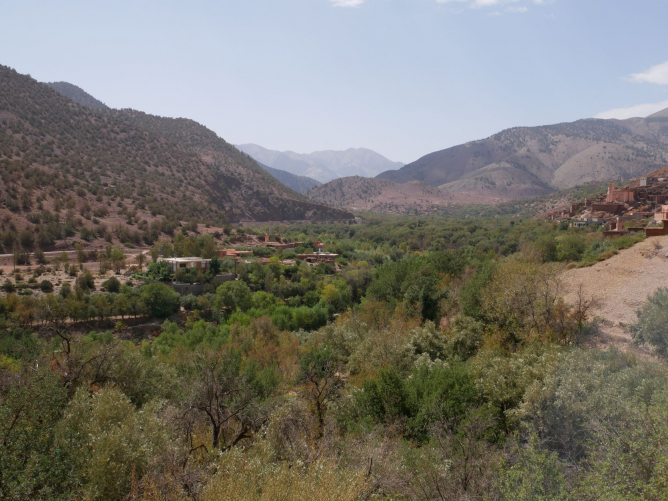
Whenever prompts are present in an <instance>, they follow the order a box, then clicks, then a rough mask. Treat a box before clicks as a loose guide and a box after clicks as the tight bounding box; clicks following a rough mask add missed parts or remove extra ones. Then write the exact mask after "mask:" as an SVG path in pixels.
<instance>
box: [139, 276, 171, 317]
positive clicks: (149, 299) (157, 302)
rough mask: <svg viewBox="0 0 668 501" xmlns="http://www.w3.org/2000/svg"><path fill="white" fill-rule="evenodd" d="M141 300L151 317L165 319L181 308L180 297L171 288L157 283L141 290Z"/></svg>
mask: <svg viewBox="0 0 668 501" xmlns="http://www.w3.org/2000/svg"><path fill="white" fill-rule="evenodd" d="M140 296H141V299H142V301H143V302H144V304H145V305H146V307H147V308H148V309H149V312H150V313H151V316H154V317H157V318H165V317H168V316H169V315H171V314H172V313H174V312H175V311H176V310H178V308H179V295H178V294H177V293H176V292H175V291H174V289H172V288H171V287H170V286H168V285H165V284H162V283H159V282H156V283H152V284H148V285H145V286H144V287H142V289H141V294H140Z"/></svg>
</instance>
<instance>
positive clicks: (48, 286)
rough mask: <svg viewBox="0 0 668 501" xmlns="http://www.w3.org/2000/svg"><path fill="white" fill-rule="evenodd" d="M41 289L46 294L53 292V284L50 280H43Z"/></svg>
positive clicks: (40, 285)
mask: <svg viewBox="0 0 668 501" xmlns="http://www.w3.org/2000/svg"><path fill="white" fill-rule="evenodd" d="M39 288H40V289H41V291H42V292H44V293H47V292H53V284H52V283H51V282H49V281H48V280H42V281H41V282H40V284H39Z"/></svg>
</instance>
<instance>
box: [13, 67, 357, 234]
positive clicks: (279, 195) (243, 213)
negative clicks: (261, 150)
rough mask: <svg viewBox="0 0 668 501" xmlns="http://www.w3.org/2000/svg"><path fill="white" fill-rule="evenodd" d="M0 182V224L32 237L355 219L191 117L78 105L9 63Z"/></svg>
mask: <svg viewBox="0 0 668 501" xmlns="http://www.w3.org/2000/svg"><path fill="white" fill-rule="evenodd" d="M0 180H1V181H2V182H1V183H0V213H1V214H2V218H3V219H2V220H3V223H1V225H0V226H1V227H2V228H1V229H3V230H6V229H7V228H11V227H14V228H17V229H18V228H25V229H27V230H29V231H31V232H33V233H34V234H35V235H42V234H46V233H50V234H51V235H52V236H53V235H60V228H61V226H60V225H63V224H64V225H65V227H67V228H69V230H68V231H67V233H68V234H72V233H73V232H74V233H77V232H83V231H84V230H85V233H86V235H87V237H88V238H93V239H94V238H102V237H103V236H104V235H107V236H108V235H109V234H110V233H114V232H115V235H116V236H115V237H114V238H116V239H118V240H119V241H121V242H123V241H125V238H126V237H127V235H129V234H132V235H135V237H133V238H135V239H136V234H139V233H141V234H143V235H144V236H145V237H146V238H145V240H144V241H146V240H148V239H154V237H155V235H156V231H161V228H163V229H164V227H165V225H166V224H167V226H169V227H171V228H174V227H175V226H180V224H181V222H193V221H199V222H201V223H207V224H212V225H222V224H226V223H231V222H244V221H249V222H253V221H292V220H300V221H301V220H318V221H325V220H349V219H352V218H353V217H354V216H353V215H352V214H350V213H349V212H347V211H344V210H340V209H334V208H330V207H326V206H323V205H321V204H317V203H314V202H313V201H311V200H308V199H307V198H305V197H303V196H302V195H300V194H298V193H296V192H294V191H292V190H290V189H288V188H287V187H285V186H284V185H282V184H281V183H279V182H278V181H277V180H276V179H274V178H273V177H272V176H271V175H269V174H268V173H267V172H266V171H265V170H264V169H262V168H261V167H260V166H259V165H258V164H257V162H255V161H254V160H253V159H251V158H250V157H248V156H247V155H245V154H243V153H241V152H240V151H238V150H237V149H236V148H235V147H234V146H232V145H231V144H229V143H227V142H226V141H225V140H224V139H222V138H220V137H218V136H217V135H216V134H215V133H214V132H213V131H211V130H209V129H207V128H206V127H204V126H203V125H201V124H198V123H197V122H195V121H193V120H189V119H182V118H179V119H173V118H164V117H158V116H153V115H149V114H146V113H143V112H140V111H136V110H127V109H126V110H115V109H108V108H91V107H87V106H82V105H80V104H77V103H76V102H74V101H72V100H71V99H69V98H67V97H65V96H63V95H62V94H61V93H60V92H58V91H56V90H55V89H53V88H52V87H50V86H48V85H45V84H42V83H39V82H37V81H36V80H34V79H32V78H31V77H29V76H26V75H21V74H19V73H18V72H16V71H14V70H12V69H10V68H8V67H6V66H0ZM8 225H9V226H8ZM171 231H173V230H171ZM54 239H57V237H53V238H46V239H42V240H43V241H48V242H47V244H48V245H52V244H53V240H54ZM47 244H45V245H47Z"/></svg>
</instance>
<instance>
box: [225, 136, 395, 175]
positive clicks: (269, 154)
mask: <svg viewBox="0 0 668 501" xmlns="http://www.w3.org/2000/svg"><path fill="white" fill-rule="evenodd" d="M236 146H237V148H239V149H240V150H241V151H243V152H245V153H247V154H248V155H250V156H251V157H253V158H254V159H255V160H257V161H258V162H260V163H262V164H264V165H266V166H268V167H272V168H274V169H280V170H283V171H286V172H289V173H291V174H295V175H297V176H306V177H310V178H312V179H316V180H317V181H320V182H322V183H326V182H327V181H331V180H332V179H337V178H340V177H346V176H364V177H375V176H377V175H378V174H380V173H381V172H385V171H388V170H393V169H399V168H400V167H402V166H403V165H404V164H403V163H401V162H393V161H391V160H388V159H387V158H385V157H384V156H383V155H381V154H379V153H376V152H375V151H371V150H368V149H366V148H349V149H347V150H345V151H316V152H314V153H307V154H304V153H295V152H294V151H275V150H269V149H267V148H263V147H262V146H259V145H257V144H239V145H236Z"/></svg>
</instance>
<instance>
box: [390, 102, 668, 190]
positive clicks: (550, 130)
mask: <svg viewBox="0 0 668 501" xmlns="http://www.w3.org/2000/svg"><path fill="white" fill-rule="evenodd" d="M667 115H668V110H666V111H664V112H660V113H657V114H656V115H652V116H651V117H648V118H645V119H641V118H638V119H630V120H623V121H620V120H595V119H589V120H579V121H577V122H573V123H563V124H557V125H548V126H542V127H517V128H513V129H508V130H505V131H502V132H499V133H498V134H495V135H493V136H491V137H489V138H487V139H483V140H480V141H472V142H470V143H466V144H463V145H459V146H454V147H452V148H448V149H445V150H442V151H437V152H434V153H431V154H429V155H426V156H424V157H422V158H420V159H419V160H417V161H415V162H413V163H411V164H408V165H406V166H404V167H403V168H401V169H399V170H397V171H388V172H384V173H382V174H380V175H379V176H378V177H379V178H381V179H389V180H391V181H395V182H398V183H405V182H408V181H414V180H417V181H422V182H425V183H427V184H429V185H431V186H438V187H440V188H441V189H442V190H445V191H450V192H459V193H462V192H469V193H478V194H480V193H488V194H490V195H491V196H494V197H504V198H526V197H532V196H537V195H541V194H545V193H550V192H552V191H555V190H559V189H564V188H570V187H573V186H577V185H581V184H584V183H588V182H591V181H606V180H612V179H619V178H626V179H628V178H632V177H636V176H639V175H642V174H644V173H646V172H649V171H652V170H654V169H657V168H659V167H661V166H663V165H665V164H666V163H668V118H666V116H667Z"/></svg>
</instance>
